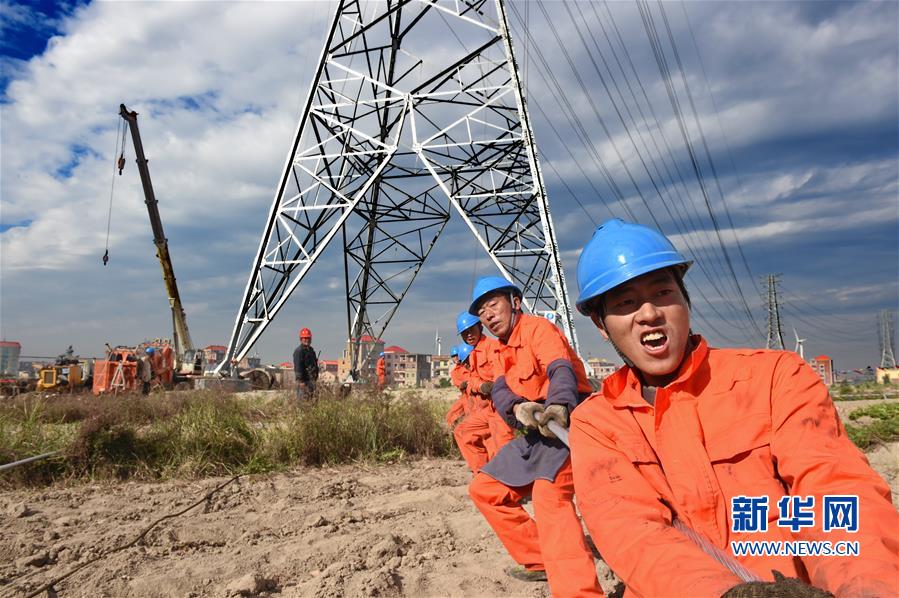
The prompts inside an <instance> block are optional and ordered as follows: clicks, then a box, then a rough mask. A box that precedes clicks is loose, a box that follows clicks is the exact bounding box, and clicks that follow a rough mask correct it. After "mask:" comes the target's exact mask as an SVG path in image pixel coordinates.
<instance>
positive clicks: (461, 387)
mask: <svg viewBox="0 0 899 598" xmlns="http://www.w3.org/2000/svg"><path fill="white" fill-rule="evenodd" d="M466 388H468V380H466V381H465V382H463V383H462V384H460V385H459V390H461V391H463V392H464V391H465V389H466Z"/></svg>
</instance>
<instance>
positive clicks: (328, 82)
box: [220, 0, 577, 371]
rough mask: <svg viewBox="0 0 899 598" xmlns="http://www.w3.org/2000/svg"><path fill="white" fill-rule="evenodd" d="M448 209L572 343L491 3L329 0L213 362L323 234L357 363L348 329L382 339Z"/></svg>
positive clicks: (545, 214) (299, 272)
mask: <svg viewBox="0 0 899 598" xmlns="http://www.w3.org/2000/svg"><path fill="white" fill-rule="evenodd" d="M451 213H456V214H457V215H458V217H460V218H461V219H462V221H463V222H464V223H465V225H466V226H467V227H468V229H469V230H470V231H471V232H472V234H474V236H475V238H476V239H477V242H478V243H479V244H480V246H481V247H482V248H483V250H484V251H486V252H487V254H488V256H489V258H490V259H491V261H492V262H493V264H494V266H495V267H496V269H497V270H499V272H500V273H501V274H502V275H504V276H506V277H507V278H509V279H511V280H513V281H514V282H516V283H517V284H518V285H519V286H520V287H521V288H522V289H523V290H524V303H525V305H526V307H527V308H528V309H529V310H531V311H532V312H534V313H541V314H543V315H545V316H547V317H549V318H550V319H553V320H554V321H556V322H558V323H559V324H560V326H561V328H562V330H563V331H564V333H565V335H566V336H567V337H568V338H569V339H570V341H571V342H572V345H573V346H574V348H575V350H577V339H576V338H575V331H574V327H573V324H572V318H571V313H570V310H569V300H568V291H567V289H566V286H565V279H564V274H563V271H562V267H561V263H560V260H559V252H558V247H557V243H556V237H555V232H554V229H553V223H552V218H551V217H550V212H549V206H548V203H547V199H546V191H545V187H544V184H543V177H542V174H541V172H540V168H539V165H538V163H537V157H536V148H535V147H534V141H533V135H532V132H531V127H530V122H529V119H528V114H527V110H526V108H525V105H524V99H523V95H522V89H521V84H520V81H519V77H518V70H517V66H516V64H515V59H514V56H513V53H512V45H511V41H510V39H509V29H508V23H507V20H506V14H505V8H504V5H503V1H502V0H383V1H378V2H360V1H358V0H342V1H341V2H340V4H339V6H338V7H337V11H336V14H335V15H334V20H333V22H332V23H331V27H330V29H329V32H328V34H327V38H326V42H325V47H324V48H323V51H322V55H321V58H320V60H319V63H318V69H317V71H316V73H315V78H314V80H313V82H312V86H311V89H310V93H309V96H308V99H307V101H306V104H305V106H304V109H303V113H302V116H301V118H300V122H299V125H298V127H297V131H296V135H295V137H294V141H293V145H292V147H291V149H290V151H289V153H288V156H287V162H286V164H285V166H284V170H283V174H282V175H281V178H280V182H279V185H278V188H277V191H276V193H275V197H274V201H273V204H272V207H271V210H270V212H269V217H268V220H267V222H266V225H265V228H264V232H263V236H262V240H261V242H260V245H259V250H258V253H257V254H256V258H255V261H254V263H253V266H252V269H251V271H250V276H249V280H248V282H247V286H246V290H245V291H244V297H243V300H242V302H241V305H240V307H239V310H238V314H237V318H236V321H235V325H234V330H233V333H232V335H231V340H230V343H229V346H228V354H227V357H226V359H225V360H224V361H223V364H227V363H228V362H229V361H230V360H231V359H237V360H239V359H241V358H243V356H244V355H246V353H247V351H249V349H250V348H251V347H252V346H253V344H254V343H255V342H256V341H257V340H258V339H259V336H260V335H261V334H262V332H263V331H264V330H265V328H266V326H268V324H269V323H270V322H271V321H272V319H273V318H274V317H275V315H276V314H277V313H278V311H279V310H280V309H281V307H283V305H284V303H285V302H286V301H287V299H288V298H289V297H290V294H291V293H292V292H293V291H294V290H295V289H296V288H297V286H298V285H299V284H300V282H301V281H302V280H303V277H304V276H305V275H306V274H307V273H308V272H309V270H310V268H312V267H313V266H314V265H315V263H316V262H317V261H319V260H321V256H322V252H323V251H324V249H325V247H326V246H327V245H328V244H329V243H331V242H332V241H333V240H335V238H336V239H339V242H340V243H342V245H343V257H344V260H343V274H344V278H345V283H346V299H347V301H346V321H347V322H346V324H347V334H348V337H349V339H351V341H352V344H351V350H350V360H351V364H352V370H354V371H355V370H357V369H358V368H359V367H360V366H361V365H362V364H363V363H365V362H366V361H368V359H369V357H370V356H367V355H360V354H359V353H360V349H359V346H360V344H359V339H360V338H361V337H362V336H363V335H369V336H371V337H374V338H380V337H381V335H382V333H383V331H384V330H385V328H386V327H387V325H388V323H389V322H390V320H391V318H392V317H393V315H394V313H395V312H396V310H397V308H398V307H399V304H400V302H401V301H402V299H403V297H404V296H405V295H406V293H407V291H408V290H409V287H410V285H411V284H412V282H413V280H414V279H415V276H416V274H417V273H418V271H419V269H420V268H421V267H422V264H423V263H424V262H425V260H426V258H427V257H428V254H429V253H430V251H431V248H432V247H433V246H434V243H435V242H436V240H437V238H438V236H439V235H440V233H441V231H442V230H443V228H444V226H445V225H446V223H447V221H448V220H449V218H450V214H451ZM331 267H333V266H331ZM220 367H221V366H220Z"/></svg>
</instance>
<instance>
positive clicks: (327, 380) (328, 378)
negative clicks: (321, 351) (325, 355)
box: [318, 359, 339, 384]
mask: <svg viewBox="0 0 899 598" xmlns="http://www.w3.org/2000/svg"><path fill="white" fill-rule="evenodd" d="M338 370H339V361H338V360H336V359H322V360H321V361H319V362H318V381H319V382H321V383H323V384H336V383H337V380H338V378H337V372H338Z"/></svg>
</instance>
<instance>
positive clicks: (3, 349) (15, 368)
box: [0, 341, 22, 376]
mask: <svg viewBox="0 0 899 598" xmlns="http://www.w3.org/2000/svg"><path fill="white" fill-rule="evenodd" d="M21 353H22V345H21V344H20V343H18V342H16V341H0V375H3V376H17V375H18V373H19V355H21Z"/></svg>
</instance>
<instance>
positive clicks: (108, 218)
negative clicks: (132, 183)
mask: <svg viewBox="0 0 899 598" xmlns="http://www.w3.org/2000/svg"><path fill="white" fill-rule="evenodd" d="M116 120H117V124H116V132H115V143H116V145H115V153H114V154H113V156H114V157H113V161H112V183H111V184H110V185H109V208H108V209H107V211H106V247H105V248H104V249H105V251H104V252H103V265H104V266H105V265H106V264H107V263H109V230H110V228H111V226H112V198H113V196H114V195H115V171H116V168H121V164H123V163H124V161H125V127H124V126H123V125H124V121H123V120H122V119H121V118H117V119H116ZM120 133H121V135H120ZM120 137H121V144H119V138H120ZM120 148H121V150H122V153H121V155H119V149H120ZM115 156H118V158H115ZM121 173H122V171H121V170H119V174H121Z"/></svg>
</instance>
